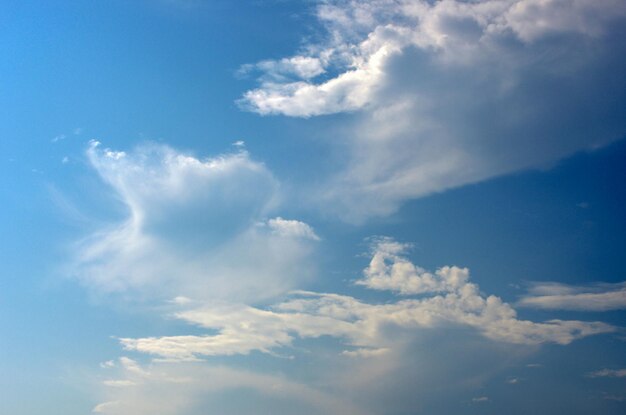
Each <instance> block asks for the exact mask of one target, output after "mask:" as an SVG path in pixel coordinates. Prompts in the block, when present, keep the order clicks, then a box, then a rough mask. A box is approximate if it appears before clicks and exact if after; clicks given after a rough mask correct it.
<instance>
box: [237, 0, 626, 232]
mask: <svg viewBox="0 0 626 415" xmlns="http://www.w3.org/2000/svg"><path fill="white" fill-rule="evenodd" d="M317 17H318V20H319V22H320V24H321V25H322V26H323V27H324V30H325V33H326V36H325V39H326V40H325V41H323V42H319V43H305V45H304V46H303V47H302V50H301V53H299V54H296V55H295V56H292V57H288V58H283V59H281V60H277V61H263V62H261V63H260V64H257V65H256V66H247V67H246V68H248V69H250V68H251V67H254V68H256V69H257V70H261V71H264V72H263V75H262V76H261V77H260V78H259V81H260V86H259V88H257V89H254V90H251V91H248V92H246V93H245V95H244V97H243V98H242V100H241V101H240V104H241V105H242V106H243V107H244V108H246V109H248V110H251V111H255V112H258V113H260V114H282V115H287V116H295V117H311V116H318V115H323V114H333V113H342V112H355V113H356V114H355V115H354V116H353V117H350V118H347V119H344V121H343V122H342V124H341V128H338V129H337V130H336V131H335V132H334V135H338V136H340V137H335V138H340V139H334V140H333V142H340V143H342V146H343V147H342V146H339V147H338V148H341V149H342V150H343V151H344V152H345V157H346V161H345V163H343V164H342V166H344V165H345V164H346V163H347V167H346V168H341V169H340V171H339V172H338V173H337V174H336V176H335V177H333V179H332V180H331V182H330V184H328V185H326V186H325V187H324V190H320V192H319V194H318V195H316V197H318V198H319V199H321V200H322V201H323V203H324V207H325V208H326V209H329V206H333V207H334V208H335V209H336V213H338V214H340V215H342V216H343V217H344V218H345V219H346V220H350V221H361V220H364V219H365V218H367V217H369V216H372V215H387V214H389V213H391V212H393V211H394V210H395V209H397V207H398V206H399V204H400V203H401V202H402V201H404V200H406V199H410V198H415V197H420V196H423V195H426V194H429V193H433V192H438V191H442V190H445V189H448V188H451V187H456V186H460V185H463V184H467V183H472V182H476V181H480V180H484V179H487V178H490V177H493V176H496V175H501V174H505V173H509V172H513V171H516V170H520V169H526V168H531V167H536V166H542V165H545V164H547V163H551V162H554V161H556V160H558V159H560V158H562V157H565V156H567V155H570V154H572V153H573V152H576V151H579V150H584V149H593V148H597V147H600V146H603V145H605V144H607V143H609V142H611V141H613V140H617V139H619V138H622V137H623V136H624V135H625V134H626V121H625V118H624V116H623V109H624V105H625V103H626V92H625V91H626V80H625V79H626V77H624V76H623V75H624V73H625V72H626V64H625V63H624V60H623V59H622V56H624V53H625V52H626V42H624V38H626V36H625V35H626V33H625V30H624V27H626V26H625V25H624V22H625V21H626V4H625V3H624V2H622V1H619V0H599V1H594V0H548V1H543V0H542V1H539V0H482V1H472V2H466V1H456V0H445V1H437V2H430V1H419V0H418V1H408V0H379V1H323V2H320V4H319V6H318V8H317ZM328 187H330V190H328V189H327V188H328Z"/></svg>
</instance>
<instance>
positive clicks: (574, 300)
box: [518, 282, 626, 311]
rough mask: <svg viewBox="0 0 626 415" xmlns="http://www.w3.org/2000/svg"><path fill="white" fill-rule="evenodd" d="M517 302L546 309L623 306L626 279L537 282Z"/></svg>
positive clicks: (604, 309) (525, 305)
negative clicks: (581, 283) (577, 283)
mask: <svg viewBox="0 0 626 415" xmlns="http://www.w3.org/2000/svg"><path fill="white" fill-rule="evenodd" d="M518 304H519V305H521V306H524V307H532V308H541V309H547V310H577V311H609V310H621V309H624V308H626V282H621V283H617V284H601V283H598V284H595V285H593V286H574V285H566V284H560V283H538V284H535V285H533V286H532V288H531V289H530V292H529V295H526V296H524V297H522V298H521V299H520V301H519V302H518Z"/></svg>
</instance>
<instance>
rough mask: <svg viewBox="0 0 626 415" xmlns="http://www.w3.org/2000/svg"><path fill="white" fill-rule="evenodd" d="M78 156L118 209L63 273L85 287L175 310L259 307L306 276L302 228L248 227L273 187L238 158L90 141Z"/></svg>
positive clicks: (307, 237)
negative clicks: (195, 305) (197, 302)
mask: <svg viewBox="0 0 626 415" xmlns="http://www.w3.org/2000/svg"><path fill="white" fill-rule="evenodd" d="M88 156H89V160H90V162H91V164H92V166H93V167H94V168H95V169H96V171H97V172H98V174H99V175H100V177H101V178H102V180H103V181H105V182H106V183H107V184H108V185H109V186H110V187H111V189H112V190H113V192H114V195H115V197H117V198H118V199H119V200H120V201H121V202H122V204H123V205H124V206H125V208H126V210H127V217H126V218H124V219H122V220H121V221H120V223H116V224H112V225H110V226H108V227H104V228H102V229H101V230H99V231H98V232H95V233H94V234H93V235H92V236H91V237H89V238H87V239H85V240H84V241H82V242H81V243H80V244H78V246H77V248H76V252H77V255H76V258H75V260H74V263H73V264H72V267H71V272H72V273H73V274H74V275H76V276H77V277H78V278H79V279H80V280H81V281H83V282H85V283H86V284H88V285H89V286H91V287H95V288H96V289H98V290H100V291H105V292H122V293H123V292H128V291H134V292H135V293H136V294H138V295H140V296H147V297H150V296H153V297H156V298H160V299H163V298H168V299H171V298H177V299H178V300H175V302H177V303H184V302H185V301H184V300H182V299H184V298H189V299H201V300H207V299H211V298H213V299H217V298H221V299H224V298H228V299H230V300H237V301H244V300H245V301H255V300H256V301H259V300H263V299H266V298H269V297H271V296H274V295H277V294H280V293H282V292H285V291H286V290H289V289H291V288H293V287H294V286H295V285H296V284H301V283H303V282H304V281H306V280H307V278H308V277H310V276H311V271H310V270H312V269H313V265H312V264H309V263H308V260H307V258H308V254H309V253H310V251H311V249H312V246H311V244H310V242H311V240H312V239H315V233H314V232H313V230H312V229H311V228H310V227H309V226H308V225H306V224H305V223H302V222H299V221H295V220H293V221H287V220H283V219H280V218H277V219H274V220H273V222H272V220H270V222H269V223H270V225H268V226H266V227H259V226H257V224H258V223H259V221H261V220H262V218H263V217H265V216H266V215H267V214H268V213H269V212H270V211H271V210H272V209H274V208H275V207H276V206H277V200H278V199H279V184H278V182H277V180H276V179H275V178H274V177H273V176H272V174H271V173H270V172H269V171H268V169H267V168H266V167H265V166H264V165H263V164H261V163H259V162H256V161H254V160H252V159H251V158H250V156H249V155H248V153H247V152H245V151H239V152H236V153H232V154H226V155H222V156H219V157H214V158H208V159H204V160H201V159H198V158H196V157H194V156H191V155H187V154H184V153H180V152H178V151H176V150H174V149H171V148H169V147H166V146H161V145H155V144H148V145H145V146H142V147H138V148H136V149H135V150H133V151H132V152H129V153H126V152H120V151H113V150H109V149H103V148H102V147H101V146H100V145H99V143H97V142H93V143H92V144H91V147H90V148H89V151H88ZM271 224H274V225H273V226H272V225H271ZM304 264H307V266H304V267H303V265H304Z"/></svg>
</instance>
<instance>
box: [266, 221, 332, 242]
mask: <svg viewBox="0 0 626 415" xmlns="http://www.w3.org/2000/svg"><path fill="white" fill-rule="evenodd" d="M262 225H266V226H268V227H269V228H270V229H271V230H272V233H274V234H277V235H280V236H285V237H293V238H304V239H312V240H314V241H319V239H320V238H319V236H317V235H316V234H315V231H314V230H313V228H311V227H310V226H309V225H307V224H306V223H304V222H300V221H298V220H288V219H283V218H281V217H277V218H274V219H269V220H268V221H267V223H263V224H262Z"/></svg>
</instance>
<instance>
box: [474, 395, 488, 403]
mask: <svg viewBox="0 0 626 415" xmlns="http://www.w3.org/2000/svg"><path fill="white" fill-rule="evenodd" d="M472 402H474V403H481V402H489V398H488V397H487V396H479V397H476V398H472Z"/></svg>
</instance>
